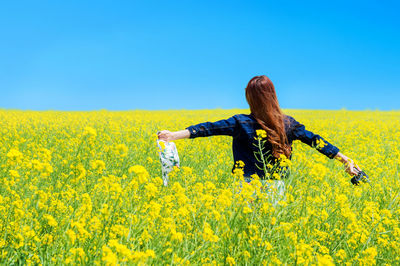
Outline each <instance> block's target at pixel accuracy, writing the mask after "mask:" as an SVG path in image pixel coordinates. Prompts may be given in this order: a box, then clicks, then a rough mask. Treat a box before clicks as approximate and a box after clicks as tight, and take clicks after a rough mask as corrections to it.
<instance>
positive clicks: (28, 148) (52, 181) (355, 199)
mask: <svg viewBox="0 0 400 266" xmlns="http://www.w3.org/2000/svg"><path fill="white" fill-rule="evenodd" d="M284 112H285V113H287V114H289V115H292V116H293V117H295V119H296V120H298V121H299V122H301V123H303V124H304V125H305V126H306V129H308V130H311V131H313V132H314V133H317V134H319V135H321V136H322V137H324V138H325V139H326V140H327V141H329V142H330V143H332V144H333V145H335V146H337V147H338V148H339V149H340V151H341V152H342V153H344V154H345V155H347V156H348V157H350V158H352V159H354V161H355V162H356V163H357V164H358V165H359V166H360V167H361V168H362V169H363V170H365V172H366V173H367V174H368V175H369V177H370V179H371V183H370V184H368V183H363V184H361V185H360V186H353V185H352V184H351V183H350V178H351V177H350V176H349V175H348V174H347V173H345V171H344V168H343V165H342V164H341V163H340V162H338V161H336V160H330V159H328V158H327V157H325V156H324V155H322V154H320V153H319V152H318V151H317V150H316V149H313V148H311V147H309V146H307V145H305V144H303V143H301V142H297V141H296V142H295V143H294V146H293V158H292V161H291V175H290V176H289V178H287V179H285V180H284V182H285V187H286V189H285V194H284V196H283V197H281V198H280V199H279V200H277V201H274V200H271V194H269V193H263V192H261V190H260V188H259V187H260V185H261V183H260V182H257V180H255V182H252V183H251V185H248V184H247V183H242V182H241V181H242V179H243V177H242V176H241V174H240V171H238V172H236V173H235V174H232V173H231V168H232V166H233V164H234V162H233V159H232V151H231V141H232V140H231V137H229V136H214V137H209V138H196V139H185V140H178V141H175V144H176V146H177V149H178V152H179V156H180V164H181V166H180V168H176V169H175V170H174V171H173V172H171V173H170V176H169V185H168V186H167V187H164V186H163V181H162V178H161V164H160V161H159V158H158V153H157V152H158V150H157V146H156V139H157V136H156V133H157V131H159V130H163V129H167V130H171V131H175V130H182V129H184V128H186V127H188V126H190V125H193V124H197V123H200V122H205V121H217V120H220V119H224V118H228V117H230V116H232V115H234V114H238V113H249V111H248V110H201V111H185V110H181V111H130V112H110V111H93V112H56V111H46V112H34V111H12V110H3V111H0V132H1V134H0V139H1V146H0V164H1V168H0V263H1V264H27V265H38V264H39V265H40V264H43V265H50V264H58V265H64V264H70V265H75V264H84V265H85V264H90V265H93V264H95V265H117V264H119V265H130V264H172V265H182V264H183V265H186V264H201V265H203V264H204V265H206V264H209V265H235V264H239V265H243V264H247V265H260V264H267V265H280V264H298V265H334V264H336V265H342V264H346V265H375V264H379V265H385V264H386V265H394V264H400V255H399V254H400V225H399V221H400V208H399V201H400V196H399V193H400V182H399V176H400V159H399V158H400V130H399V129H400V112H395V111H393V112H383V111H359V112H358V111H346V110H341V111H307V110H284Z"/></svg>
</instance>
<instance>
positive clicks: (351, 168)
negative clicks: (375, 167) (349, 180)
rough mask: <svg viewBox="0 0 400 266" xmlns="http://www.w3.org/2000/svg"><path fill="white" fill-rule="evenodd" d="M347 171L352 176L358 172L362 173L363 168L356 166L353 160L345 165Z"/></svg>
mask: <svg viewBox="0 0 400 266" xmlns="http://www.w3.org/2000/svg"><path fill="white" fill-rule="evenodd" d="M345 169H346V172H347V173H349V174H350V175H357V174H358V172H360V171H361V168H360V167H359V166H358V165H356V164H355V163H354V162H353V160H352V159H349V160H348V161H347V162H346V163H345Z"/></svg>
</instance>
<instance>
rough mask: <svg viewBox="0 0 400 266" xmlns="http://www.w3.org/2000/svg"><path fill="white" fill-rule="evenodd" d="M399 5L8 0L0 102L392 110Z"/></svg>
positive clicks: (399, 76) (43, 106) (2, 13)
mask: <svg viewBox="0 0 400 266" xmlns="http://www.w3.org/2000/svg"><path fill="white" fill-rule="evenodd" d="M399 7H400V5H399V4H397V3H396V1H172V0H169V1H151V0H150V1H149V0H146V1H99V0H97V1H25V2H24V1H18V2H17V1H8V2H3V3H2V7H1V8H0V92H1V97H0V108H7V109H33V110H48V109H56V110H97V109H110V110H133V109H148V110H158V109H211V108H247V107H248V105H247V103H246V100H245V97H244V88H245V86H246V84H247V82H248V81H249V80H250V78H252V77H253V76H255V75H260V74H265V75H267V76H269V77H270V78H271V80H272V81H273V82H274V84H275V88H276V90H277V94H278V99H279V101H280V104H281V107H282V108H291V109H292V108H295V109H341V108H347V109H349V110H355V109H358V110H364V109H372V110H375V109H380V110H392V109H400V101H399V99H400V48H399V47H400V19H399V16H398V10H399Z"/></svg>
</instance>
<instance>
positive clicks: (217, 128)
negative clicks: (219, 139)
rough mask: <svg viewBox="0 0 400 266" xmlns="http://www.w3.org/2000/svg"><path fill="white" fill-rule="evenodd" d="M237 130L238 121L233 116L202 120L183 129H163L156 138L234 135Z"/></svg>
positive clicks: (174, 138)
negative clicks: (212, 120)
mask: <svg viewBox="0 0 400 266" xmlns="http://www.w3.org/2000/svg"><path fill="white" fill-rule="evenodd" d="M237 132H238V122H237V120H236V118H235V116H232V117H230V118H228V119H223V120H219V121H216V122H204V123H200V124H197V125H193V126H189V127H187V128H186V129H184V130H180V131H175V132H170V131H168V130H163V131H160V132H159V133H158V138H159V139H161V140H164V141H172V140H177V139H184V138H197V137H209V136H215V135H227V136H232V137H234V136H235V135H237Z"/></svg>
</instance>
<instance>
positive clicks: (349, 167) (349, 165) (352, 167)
mask: <svg viewBox="0 0 400 266" xmlns="http://www.w3.org/2000/svg"><path fill="white" fill-rule="evenodd" d="M335 159H337V160H339V161H341V162H342V163H343V164H344V168H345V171H346V172H347V173H349V174H350V175H357V174H358V172H359V171H361V168H360V167H358V165H356V164H355V163H354V161H353V160H352V159H350V158H349V157H347V156H346V155H344V154H342V153H341V152H338V153H337V155H336V156H335Z"/></svg>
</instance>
